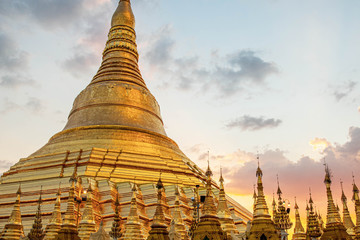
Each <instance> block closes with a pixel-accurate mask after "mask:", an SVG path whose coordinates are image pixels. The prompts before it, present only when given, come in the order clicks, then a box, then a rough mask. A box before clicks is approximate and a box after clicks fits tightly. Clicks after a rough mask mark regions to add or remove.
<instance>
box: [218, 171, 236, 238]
mask: <svg viewBox="0 0 360 240" xmlns="http://www.w3.org/2000/svg"><path fill="white" fill-rule="evenodd" d="M219 182H220V191H219V198H218V199H219V203H218V207H217V216H218V217H219V220H220V223H221V228H222V229H223V230H224V232H225V233H226V234H227V235H228V236H229V237H231V234H238V233H239V231H238V230H237V228H236V226H235V223H234V219H233V218H232V217H231V212H230V209H229V207H228V205H227V200H226V194H225V188H224V178H223V176H222V169H221V168H220V179H219Z"/></svg>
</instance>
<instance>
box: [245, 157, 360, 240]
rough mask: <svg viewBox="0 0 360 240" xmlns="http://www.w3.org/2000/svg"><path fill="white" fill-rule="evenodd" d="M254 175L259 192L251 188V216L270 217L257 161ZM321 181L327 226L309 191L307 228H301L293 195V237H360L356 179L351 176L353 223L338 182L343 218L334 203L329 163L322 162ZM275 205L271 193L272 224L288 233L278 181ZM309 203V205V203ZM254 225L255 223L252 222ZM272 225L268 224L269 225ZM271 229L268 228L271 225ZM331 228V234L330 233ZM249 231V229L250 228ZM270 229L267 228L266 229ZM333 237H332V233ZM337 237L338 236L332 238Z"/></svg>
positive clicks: (295, 238) (359, 202)
mask: <svg viewBox="0 0 360 240" xmlns="http://www.w3.org/2000/svg"><path fill="white" fill-rule="evenodd" d="M256 176H257V177H258V184H257V185H258V194H256V192H255V189H254V196H253V197H254V219H256V218H257V217H258V218H259V217H260V218H263V219H269V218H270V217H269V216H268V209H267V206H266V202H265V199H264V193H263V187H262V171H261V169H260V165H259V163H258V169H257V171H256ZM324 183H325V185H326V191H327V201H328V206H327V217H326V218H327V221H326V227H325V228H324V222H323V220H322V217H321V215H320V213H318V212H317V211H316V210H314V206H313V204H314V202H313V200H312V196H311V192H310V198H309V202H308V203H307V204H306V211H307V218H306V219H307V228H306V231H305V230H304V228H303V226H302V223H301V220H300V214H299V210H298V209H299V207H298V205H297V202H296V198H295V206H294V208H295V228H294V234H293V239H294V240H297V239H306V237H307V236H308V237H310V238H312V239H314V238H315V239H316V238H318V237H320V236H322V238H321V239H331V238H329V237H330V235H331V234H335V233H336V234H338V236H342V237H344V238H341V239H352V238H353V237H355V239H360V199H359V189H358V187H357V186H356V184H355V179H354V176H353V198H352V200H353V201H354V202H355V214H356V224H354V223H353V221H352V219H351V216H350V213H349V209H348V207H347V198H346V196H345V194H344V191H343V186H342V182H341V189H342V196H341V200H342V203H343V219H342V220H341V217H340V213H339V207H338V206H335V204H334V201H333V197H332V193H331V174H330V170H329V167H328V165H325V179H324ZM277 194H278V206H276V202H275V197H274V196H273V203H272V207H273V219H272V220H273V224H274V227H275V228H276V229H277V230H279V231H281V232H285V235H286V236H287V233H286V230H288V229H290V228H291V226H292V223H291V221H290V218H289V212H290V209H289V208H288V209H286V208H285V206H284V204H285V202H286V201H285V200H283V199H282V197H281V195H282V192H281V189H280V186H279V181H278V189H277ZM309 204H310V206H309ZM253 225H254V224H253ZM270 225H271V224H270ZM270 228H271V227H270ZM331 231H333V233H331ZM250 232H251V230H250ZM269 232H270V230H269ZM332 237H334V236H332ZM333 239H338V238H333Z"/></svg>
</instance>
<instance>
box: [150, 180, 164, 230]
mask: <svg viewBox="0 0 360 240" xmlns="http://www.w3.org/2000/svg"><path fill="white" fill-rule="evenodd" d="M156 188H157V206H156V210H155V214H154V218H153V219H154V220H153V223H152V225H151V227H153V226H166V223H165V215H164V211H163V207H162V204H163V203H162V198H163V189H164V185H163V183H162V181H161V174H160V178H159V180H158V182H157V184H156Z"/></svg>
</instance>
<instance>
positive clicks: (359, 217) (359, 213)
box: [352, 176, 360, 240]
mask: <svg viewBox="0 0 360 240" xmlns="http://www.w3.org/2000/svg"><path fill="white" fill-rule="evenodd" d="M352 200H353V201H354V202H355V214H356V226H355V239H356V240H360V197H359V189H358V187H357V186H356V184H355V178H354V176H353V198H352Z"/></svg>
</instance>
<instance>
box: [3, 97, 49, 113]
mask: <svg viewBox="0 0 360 240" xmlns="http://www.w3.org/2000/svg"><path fill="white" fill-rule="evenodd" d="M1 105H2V108H1V109H0V113H1V114H7V113H9V112H13V111H29V112H30V113H32V114H39V113H41V112H42V111H43V110H44V109H45V104H44V102H43V101H42V100H40V99H38V98H36V97H29V98H28V99H27V100H26V102H24V103H20V104H19V103H16V102H14V101H11V100H9V99H8V98H4V99H3V100H2V104H1Z"/></svg>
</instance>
